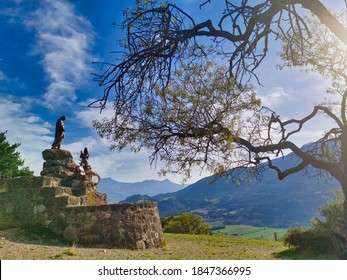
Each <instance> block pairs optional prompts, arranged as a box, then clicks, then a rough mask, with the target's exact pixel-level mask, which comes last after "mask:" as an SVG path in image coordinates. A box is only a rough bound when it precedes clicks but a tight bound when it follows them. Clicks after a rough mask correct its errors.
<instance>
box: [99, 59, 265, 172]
mask: <svg viewBox="0 0 347 280" xmlns="http://www.w3.org/2000/svg"><path fill="white" fill-rule="evenodd" d="M184 68H185V70H184V71H182V70H179V71H176V72H175V75H176V76H177V79H176V80H174V81H172V83H170V85H169V87H167V88H166V89H161V88H158V87H156V88H155V94H154V95H153V96H151V97H147V98H145V99H143V100H142V101H141V102H138V103H137V105H136V110H137V112H136V113H135V114H134V115H132V116H129V115H127V116H125V115H123V116H122V117H121V118H119V119H116V118H110V119H106V118H105V119H104V120H103V121H102V122H96V121H95V122H94V127H95V128H96V129H97V130H98V132H99V134H100V136H102V137H106V138H108V139H109V140H111V141H112V142H113V143H114V144H113V146H112V148H115V149H118V150H122V149H123V148H124V147H127V146H131V148H132V150H133V151H139V150H140V149H141V148H143V147H146V148H148V149H149V150H151V151H153V152H152V155H151V161H152V162H155V161H156V160H160V161H163V162H166V166H165V167H164V168H163V169H162V170H161V172H162V174H163V175H165V173H166V172H174V173H181V174H184V175H185V176H186V177H189V176H190V170H191V169H192V167H194V166H199V167H201V168H207V169H208V170H210V171H212V172H214V173H219V174H222V173H223V171H224V170H229V169H230V168H231V167H232V166H233V165H231V164H234V161H237V162H239V163H240V165H241V164H242V163H243V162H245V163H247V162H248V157H249V155H248V154H247V153H243V148H242V147H241V145H240V144H239V143H237V140H236V138H240V137H244V138H246V139H247V141H249V142H250V143H252V144H254V145H256V144H259V142H260V141H261V140H262V131H261V127H262V125H263V124H264V122H266V118H263V116H262V114H261V112H260V100H259V99H258V98H256V97H255V93H254V91H253V90H252V88H251V87H249V86H247V87H243V88H242V89H241V88H240V89H238V90H236V89H233V81H232V80H229V79H226V77H225V73H226V71H227V69H226V68H225V67H218V66H217V65H216V64H215V63H213V62H211V61H201V64H192V65H185V67H184ZM125 114H126V113H125ZM232 159H234V161H233V160H232Z"/></svg>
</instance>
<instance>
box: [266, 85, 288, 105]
mask: <svg viewBox="0 0 347 280" xmlns="http://www.w3.org/2000/svg"><path fill="white" fill-rule="evenodd" d="M260 98H261V102H262V105H263V106H265V107H268V108H270V109H273V108H274V107H276V106H277V105H279V104H283V102H284V101H286V100H287V99H289V98H290V96H289V95H288V94H287V93H286V92H285V91H284V89H283V88H282V87H274V88H271V89H270V90H268V91H267V93H266V94H265V95H261V96H260Z"/></svg>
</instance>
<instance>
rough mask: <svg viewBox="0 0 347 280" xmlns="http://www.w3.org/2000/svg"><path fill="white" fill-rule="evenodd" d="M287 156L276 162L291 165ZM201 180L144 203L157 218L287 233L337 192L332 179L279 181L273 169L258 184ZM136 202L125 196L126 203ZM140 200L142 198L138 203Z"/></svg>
mask: <svg viewBox="0 0 347 280" xmlns="http://www.w3.org/2000/svg"><path fill="white" fill-rule="evenodd" d="M296 160H297V159H296V157H295V156H294V155H293V154H289V155H287V156H286V157H284V158H283V159H278V160H276V163H278V164H280V165H281V166H282V167H284V166H292V165H293V164H294V162H295V161H296ZM211 180H212V178H211V177H207V178H203V179H201V180H200V181H198V182H196V183H195V184H192V185H190V186H188V187H186V188H184V189H182V190H179V191H177V192H174V193H169V194H160V195H156V196H153V197H151V198H147V197H145V198H146V199H147V200H151V201H157V202H158V208H159V212H160V215H162V216H169V215H175V214H177V213H179V212H182V211H189V212H193V213H196V214H199V215H200V216H202V217H203V218H204V220H205V221H206V222H209V223H210V224H212V225H224V224H246V225H254V226H268V227H278V228H281V227H282V228H287V227H290V226H295V225H309V224H310V220H311V219H312V218H314V217H317V216H319V208H320V207H321V206H322V205H323V204H325V203H326V201H327V199H329V197H330V196H331V194H332V192H333V190H335V189H336V188H339V184H338V182H337V181H335V180H330V181H325V180H324V179H323V178H319V177H315V178H312V179H310V178H309V177H307V176H305V175H303V174H302V173H297V174H293V175H291V176H289V177H287V178H286V179H284V180H282V181H280V180H279V179H278V178H277V176H276V173H275V172H274V171H273V170H265V171H264V173H263V176H262V178H261V180H260V181H258V180H254V181H252V182H249V183H241V185H239V186H236V185H235V184H233V183H232V182H230V181H229V182H227V180H226V178H220V179H218V180H217V181H215V182H211ZM138 199H139V197H129V198H128V199H127V200H125V201H126V202H130V201H136V200H138ZM142 199H143V198H142Z"/></svg>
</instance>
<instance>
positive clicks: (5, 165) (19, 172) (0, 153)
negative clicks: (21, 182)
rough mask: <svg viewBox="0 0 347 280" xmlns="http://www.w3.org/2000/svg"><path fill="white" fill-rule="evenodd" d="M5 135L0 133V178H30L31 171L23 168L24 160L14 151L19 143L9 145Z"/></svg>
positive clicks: (32, 173)
mask: <svg viewBox="0 0 347 280" xmlns="http://www.w3.org/2000/svg"><path fill="white" fill-rule="evenodd" d="M6 133H7V132H0V176H1V177H32V176H33V175H34V172H33V171H30V170H29V167H23V165H24V160H22V159H21V157H20V153H19V152H18V151H16V149H17V148H18V147H19V146H20V144H19V143H15V144H12V145H11V144H10V143H9V142H8V141H6Z"/></svg>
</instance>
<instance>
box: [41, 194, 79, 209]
mask: <svg viewBox="0 0 347 280" xmlns="http://www.w3.org/2000/svg"><path fill="white" fill-rule="evenodd" d="M44 204H45V206H46V207H49V208H51V209H53V208H60V207H68V206H80V205H81V199H80V198H79V197H76V196H53V197H47V198H46V199H45V201H44Z"/></svg>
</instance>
